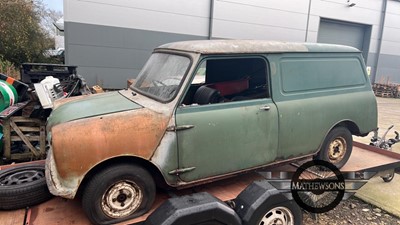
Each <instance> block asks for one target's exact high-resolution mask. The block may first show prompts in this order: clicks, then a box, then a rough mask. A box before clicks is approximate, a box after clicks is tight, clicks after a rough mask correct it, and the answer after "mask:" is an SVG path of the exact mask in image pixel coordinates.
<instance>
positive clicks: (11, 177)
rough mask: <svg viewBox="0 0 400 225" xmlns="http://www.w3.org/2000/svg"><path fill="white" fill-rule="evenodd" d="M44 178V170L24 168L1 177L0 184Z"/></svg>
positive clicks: (15, 183)
mask: <svg viewBox="0 0 400 225" xmlns="http://www.w3.org/2000/svg"><path fill="white" fill-rule="evenodd" d="M43 178H44V172H43V170H32V169H31V170H24V171H20V172H15V173H11V174H6V175H5V176H4V177H0V186H12V185H20V184H25V183H30V182H33V181H36V180H40V179H43Z"/></svg>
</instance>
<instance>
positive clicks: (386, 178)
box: [381, 170, 394, 183]
mask: <svg viewBox="0 0 400 225" xmlns="http://www.w3.org/2000/svg"><path fill="white" fill-rule="evenodd" d="M381 178H382V180H383V181H385V182H386V183H389V182H390V181H392V180H393V178H394V170H393V172H390V173H388V174H386V175H384V176H381Z"/></svg>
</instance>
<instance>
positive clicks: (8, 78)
mask: <svg viewBox="0 0 400 225" xmlns="http://www.w3.org/2000/svg"><path fill="white" fill-rule="evenodd" d="M14 81H15V79H14V78H12V77H7V79H6V82H7V83H9V84H13V83H14Z"/></svg>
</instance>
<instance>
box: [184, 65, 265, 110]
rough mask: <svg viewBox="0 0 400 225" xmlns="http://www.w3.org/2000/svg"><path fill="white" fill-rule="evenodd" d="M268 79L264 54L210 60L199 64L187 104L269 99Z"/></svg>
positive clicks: (186, 100) (187, 94)
mask: <svg viewBox="0 0 400 225" xmlns="http://www.w3.org/2000/svg"><path fill="white" fill-rule="evenodd" d="M267 80H268V79H267V63H266V61H265V60H264V59H262V58H260V57H249V58H222V59H221V58H218V59H215V58H211V59H206V60H203V61H202V62H201V64H200V65H199V66H198V68H197V70H196V73H195V76H194V79H193V81H192V83H191V85H190V88H189V90H188V92H187V93H186V96H185V98H184V101H183V104H184V105H192V104H195V105H206V104H216V103H225V102H233V101H244V100H251V99H258V98H267V97H269V90H268V85H267Z"/></svg>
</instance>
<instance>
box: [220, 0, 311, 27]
mask: <svg viewBox="0 0 400 225" xmlns="http://www.w3.org/2000/svg"><path fill="white" fill-rule="evenodd" d="M214 19H215V20H225V21H231V22H238V23H248V24H255V25H261V26H270V27H282V28H292V29H297V30H305V28H306V22H307V15H306V14H302V13H294V12H288V11H284V10H278V9H271V8H264V7H257V6H251V5H243V4H238V3H232V2H227V1H216V3H215V11H214Z"/></svg>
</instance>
